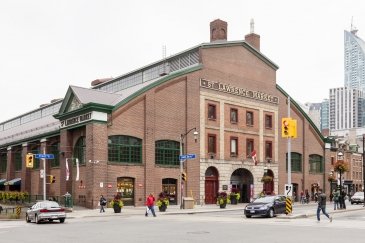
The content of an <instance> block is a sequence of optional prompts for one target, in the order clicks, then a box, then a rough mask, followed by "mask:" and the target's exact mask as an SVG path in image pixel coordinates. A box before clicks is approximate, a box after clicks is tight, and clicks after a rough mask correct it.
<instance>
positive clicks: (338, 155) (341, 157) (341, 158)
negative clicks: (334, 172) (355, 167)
mask: <svg viewBox="0 0 365 243" xmlns="http://www.w3.org/2000/svg"><path fill="white" fill-rule="evenodd" d="M337 160H338V161H339V160H341V161H343V153H342V152H341V151H340V152H338V154H337ZM339 173H340V193H342V170H339Z"/></svg>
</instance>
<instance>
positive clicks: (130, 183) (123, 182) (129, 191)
mask: <svg viewBox="0 0 365 243" xmlns="http://www.w3.org/2000/svg"><path fill="white" fill-rule="evenodd" d="M117 192H120V193H121V195H122V200H123V203H124V205H125V206H134V179H133V178H129V177H118V178H117Z"/></svg>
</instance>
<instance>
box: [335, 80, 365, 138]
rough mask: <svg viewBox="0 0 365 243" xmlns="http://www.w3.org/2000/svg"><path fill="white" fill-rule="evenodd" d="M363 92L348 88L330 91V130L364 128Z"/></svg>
mask: <svg viewBox="0 0 365 243" xmlns="http://www.w3.org/2000/svg"><path fill="white" fill-rule="evenodd" d="M363 100H364V99H363V92H362V91H361V90H357V89H351V88H348V87H339V88H333V89H330V99H329V107H330V129H331V133H332V132H333V131H334V130H342V129H350V128H356V127H362V126H363V114H364V112H363V103H364V101H363Z"/></svg>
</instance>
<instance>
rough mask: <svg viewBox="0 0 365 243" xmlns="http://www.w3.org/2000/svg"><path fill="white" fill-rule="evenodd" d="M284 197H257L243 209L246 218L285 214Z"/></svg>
mask: <svg viewBox="0 0 365 243" xmlns="http://www.w3.org/2000/svg"><path fill="white" fill-rule="evenodd" d="M285 200H286V197H285V196H282V195H276V196H265V197H259V198H257V199H256V200H255V201H253V202H251V203H249V204H247V206H246V207H245V209H244V213H245V215H246V218H251V216H266V217H269V218H272V217H274V216H275V215H276V214H283V213H285Z"/></svg>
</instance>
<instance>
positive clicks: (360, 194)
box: [351, 192, 364, 204]
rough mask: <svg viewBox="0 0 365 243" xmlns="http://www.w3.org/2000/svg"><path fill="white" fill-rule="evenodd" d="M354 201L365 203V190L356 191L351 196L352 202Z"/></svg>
mask: <svg viewBox="0 0 365 243" xmlns="http://www.w3.org/2000/svg"><path fill="white" fill-rule="evenodd" d="M354 203H357V204H359V203H364V192H355V194H354V195H352V197H351V204H354Z"/></svg>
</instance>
